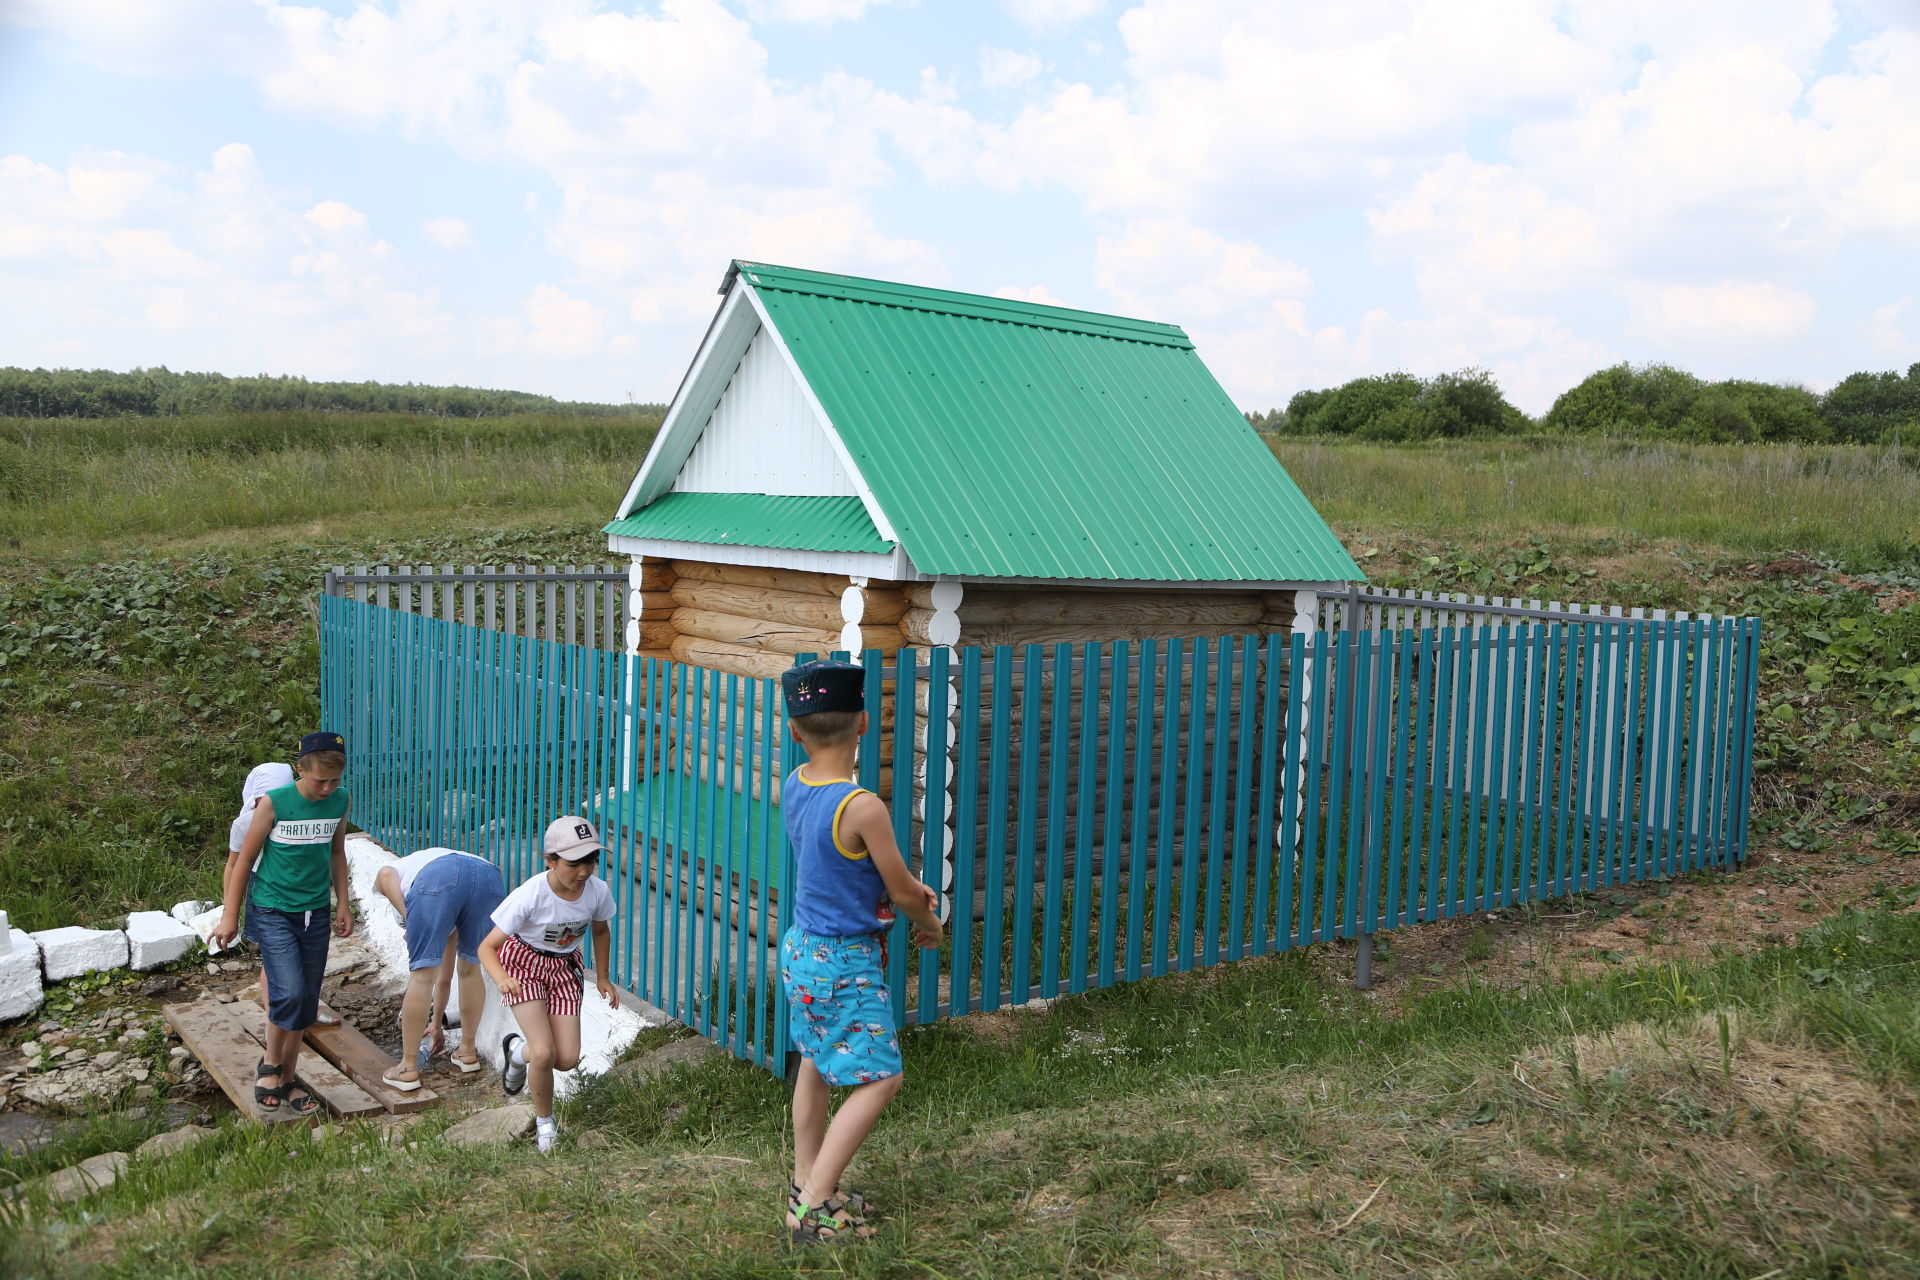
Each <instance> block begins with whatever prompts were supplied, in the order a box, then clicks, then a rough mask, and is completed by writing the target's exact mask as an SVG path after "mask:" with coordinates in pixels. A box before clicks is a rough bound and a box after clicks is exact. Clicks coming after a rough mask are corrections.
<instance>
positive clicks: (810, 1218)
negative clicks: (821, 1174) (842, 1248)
mask: <svg viewBox="0 0 1920 1280" xmlns="http://www.w3.org/2000/svg"><path fill="white" fill-rule="evenodd" d="M787 1217H788V1218H790V1219H791V1220H792V1222H791V1224H790V1225H789V1226H788V1227H787V1238H788V1239H789V1240H790V1241H792V1242H793V1243H794V1244H852V1243H853V1242H854V1241H855V1240H864V1239H867V1238H868V1237H870V1236H872V1235H874V1234H875V1231H874V1229H873V1228H872V1227H870V1226H868V1225H867V1222H866V1219H864V1218H861V1217H858V1216H856V1215H855V1214H853V1213H851V1212H849V1211H848V1209H847V1202H846V1201H844V1200H842V1199H841V1198H840V1197H839V1196H828V1197H827V1198H826V1199H825V1200H822V1201H821V1202H820V1203H819V1204H815V1205H794V1206H789V1208H788V1210H787Z"/></svg>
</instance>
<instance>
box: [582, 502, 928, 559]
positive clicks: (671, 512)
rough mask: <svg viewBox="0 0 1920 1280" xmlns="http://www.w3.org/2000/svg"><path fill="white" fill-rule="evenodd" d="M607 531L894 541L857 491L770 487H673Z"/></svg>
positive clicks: (795, 541) (743, 540)
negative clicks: (816, 492)
mask: <svg viewBox="0 0 1920 1280" xmlns="http://www.w3.org/2000/svg"><path fill="white" fill-rule="evenodd" d="M602 532H603V533H607V534H610V535H613V536H616V537H627V538H661V539H665V540H668V541H673V542H707V543H714V544H717V545H722V546H741V547H781V548H787V549H791V550H798V551H870V552H876V553H885V552H888V551H891V550H893V545H894V544H893V543H891V542H888V541H887V540H886V539H884V538H882V537H881V536H880V535H879V533H878V532H877V531H875V529H874V527H873V520H872V519H871V518H870V517H869V516H868V515H867V509H866V508H865V507H864V506H862V505H861V503H860V499H859V498H855V497H824V498H823V497H792V496H789V495H785V494H765V493H668V494H664V495H662V496H661V497H660V498H658V499H656V500H655V501H654V502H653V503H651V504H650V505H648V506H645V507H642V508H641V509H640V510H638V511H635V512H633V513H632V514H631V515H629V516H627V517H626V518H625V519H622V520H615V521H614V522H613V523H612V524H609V525H608V526H607V527H606V528H605V529H603V530H602Z"/></svg>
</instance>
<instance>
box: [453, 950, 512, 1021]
mask: <svg viewBox="0 0 1920 1280" xmlns="http://www.w3.org/2000/svg"><path fill="white" fill-rule="evenodd" d="M506 940H507V935H506V931H505V930H503V929H501V927H500V926H499V925H495V926H493V932H492V933H489V934H488V935H487V937H486V941H484V942H482V943H481V944H480V967H481V968H482V969H485V970H486V971H487V976H488V977H489V978H492V979H493V985H494V986H496V987H498V988H499V989H500V999H501V1000H502V1001H504V1002H505V1003H507V1004H512V1003H514V1002H515V1001H516V1000H518V999H519V998H520V979H518V978H515V977H511V976H509V975H508V973H507V971H506V968H505V966H503V965H502V964H501V963H500V944H501V943H503V942H505V941H506ZM478 1033H479V1029H478V1028H475V1034H476V1035H477V1034H478ZM461 1034H463V1035H464V1034H465V1032H464V1031H462V1033H461Z"/></svg>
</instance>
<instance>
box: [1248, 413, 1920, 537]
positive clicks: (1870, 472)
mask: <svg viewBox="0 0 1920 1280" xmlns="http://www.w3.org/2000/svg"><path fill="white" fill-rule="evenodd" d="M1272 448H1273V451H1274V454H1275V455H1276V456H1277V457H1278V458H1279V459H1280V461H1281V463H1282V464H1283V465H1284V466H1285V467H1286V468H1287V470H1288V471H1289V472H1290V473H1291V474H1292V475H1293V478H1294V479H1295V480H1296V481H1298V482H1299V484H1300V487H1301V488H1302V489H1303V490H1304V491H1305V492H1306V494H1307V497H1308V498H1310V499H1311V500H1312V501H1313V503H1314V505H1315V506H1317V507H1318V508H1319V510H1320V513H1321V514H1322V515H1324V516H1325V517H1326V518H1327V519H1328V520H1329V521H1331V522H1332V523H1333V524H1334V525H1335V526H1336V527H1340V528H1355V527H1359V528H1366V529H1376V528H1378V527H1380V526H1381V525H1386V524H1398V525H1405V526H1409V527H1413V528H1419V529H1423V530H1426V531H1429V532H1434V533H1449V532H1465V531H1472V532H1474V533H1476V534H1479V535H1486V534H1489V533H1503V534H1507V535H1517V534H1527V533H1535V532H1553V533H1560V534H1575V535H1595V536H1617V535H1621V534H1629V535H1639V536H1642V537H1649V538H1672V539H1678V540H1683V541H1687V542H1694V543H1700V544H1704V545H1707V546H1714V547H1722V548H1726V549H1728V550H1732V551H1738V552H1753V553H1756V554H1758V553H1767V554H1774V555H1777V554H1780V553H1782V552H1783V551H1785V550H1787V549H1789V548H1791V549H1796V550H1802V551H1809V552H1827V553H1832V554H1835V555H1840V556H1847V557H1856V558H1866V559H1880V558H1885V557H1888V556H1898V555H1901V554H1902V553H1903V551H1904V552H1905V553H1907V554H1910V553H1911V548H1913V547H1914V546H1915V545H1920V516H1917V515H1916V513H1920V450H1915V449H1911V448H1909V449H1905V450H1902V449H1899V448H1896V447H1894V446H1878V445H1874V446H1866V445H1861V446H1847V445H1832V446H1829V445H1795V444H1782V445H1751V446H1748V445H1686V444H1667V443H1650V442H1644V441H1642V442H1633V441H1620V440H1607V439H1584V438H1583V439H1571V440H1557V439H1539V438H1535V439H1527V440H1501V441H1450V442H1442V443H1438V444H1433V445H1378V444H1361V443H1351V442H1347V441H1343V440H1337V439H1333V438H1328V437H1320V438H1315V439H1286V438H1279V439H1275V440H1273V441H1272Z"/></svg>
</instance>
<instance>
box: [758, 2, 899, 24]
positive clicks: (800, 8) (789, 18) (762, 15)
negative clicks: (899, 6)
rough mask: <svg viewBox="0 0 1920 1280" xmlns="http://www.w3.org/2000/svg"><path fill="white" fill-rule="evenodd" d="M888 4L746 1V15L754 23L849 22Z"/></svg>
mask: <svg viewBox="0 0 1920 1280" xmlns="http://www.w3.org/2000/svg"><path fill="white" fill-rule="evenodd" d="M885 3H887V0H747V16H748V17H749V18H752V19H753V20H754V21H755V22H798V23H806V24H820V23H830V22H847V21H851V20H853V19H855V18H858V17H860V16H861V15H862V14H864V13H866V11H867V10H869V9H872V8H876V7H878V6H880V5H883V4H885Z"/></svg>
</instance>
